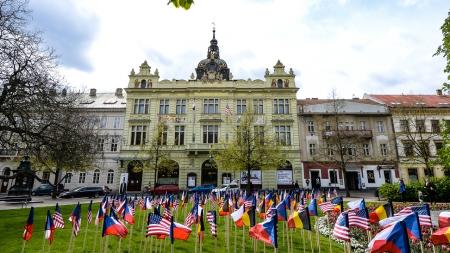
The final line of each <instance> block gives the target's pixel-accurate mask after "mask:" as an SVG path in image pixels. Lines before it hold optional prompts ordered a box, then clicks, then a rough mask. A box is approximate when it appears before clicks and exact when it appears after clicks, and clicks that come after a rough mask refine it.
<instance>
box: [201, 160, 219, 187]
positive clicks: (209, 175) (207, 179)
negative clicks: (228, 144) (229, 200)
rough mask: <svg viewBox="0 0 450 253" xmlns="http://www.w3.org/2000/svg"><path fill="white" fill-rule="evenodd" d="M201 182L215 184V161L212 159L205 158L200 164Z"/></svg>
mask: <svg viewBox="0 0 450 253" xmlns="http://www.w3.org/2000/svg"><path fill="white" fill-rule="evenodd" d="M202 184H203V185H204V184H213V185H215V186H217V166H216V162H214V161H212V160H206V161H205V162H204V163H203V164H202Z"/></svg>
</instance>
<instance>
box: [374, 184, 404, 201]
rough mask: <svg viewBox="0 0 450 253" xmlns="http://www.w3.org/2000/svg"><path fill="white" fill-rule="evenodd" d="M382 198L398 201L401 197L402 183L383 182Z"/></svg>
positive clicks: (381, 188)
mask: <svg viewBox="0 0 450 253" xmlns="http://www.w3.org/2000/svg"><path fill="white" fill-rule="evenodd" d="M379 194H380V197H381V198H386V199H390V200H392V201H398V200H397V199H400V185H399V184H383V185H382V186H381V187H380V189H379Z"/></svg>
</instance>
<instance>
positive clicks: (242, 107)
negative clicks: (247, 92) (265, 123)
mask: <svg viewBox="0 0 450 253" xmlns="http://www.w3.org/2000/svg"><path fill="white" fill-rule="evenodd" d="M246 110H247V100H245V99H238V100H236V113H237V114H243V113H245V111H246Z"/></svg>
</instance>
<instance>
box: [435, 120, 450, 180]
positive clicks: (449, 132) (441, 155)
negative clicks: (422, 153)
mask: <svg viewBox="0 0 450 253" xmlns="http://www.w3.org/2000/svg"><path fill="white" fill-rule="evenodd" d="M441 128H442V129H443V131H442V132H441V138H442V148H441V149H440V150H438V159H437V160H436V161H435V162H436V164H437V165H440V166H442V170H443V171H444V174H445V175H446V176H448V175H450V126H449V123H447V122H445V123H443V124H442V127H441Z"/></svg>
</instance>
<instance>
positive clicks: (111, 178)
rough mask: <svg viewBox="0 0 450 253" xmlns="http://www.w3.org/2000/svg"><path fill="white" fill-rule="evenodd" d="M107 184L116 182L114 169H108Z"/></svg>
mask: <svg viewBox="0 0 450 253" xmlns="http://www.w3.org/2000/svg"><path fill="white" fill-rule="evenodd" d="M106 183H107V184H112V183H114V170H108V177H107V178H106Z"/></svg>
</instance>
